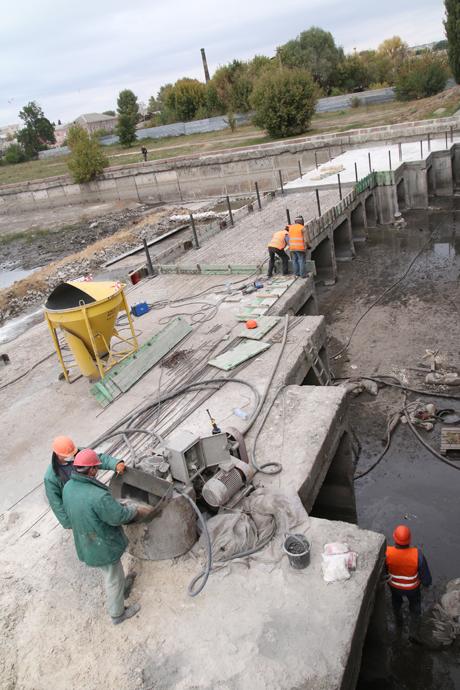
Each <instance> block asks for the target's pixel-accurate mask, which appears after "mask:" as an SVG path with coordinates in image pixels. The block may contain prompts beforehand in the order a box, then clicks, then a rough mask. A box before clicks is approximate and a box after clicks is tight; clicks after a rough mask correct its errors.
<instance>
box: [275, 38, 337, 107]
mask: <svg viewBox="0 0 460 690" xmlns="http://www.w3.org/2000/svg"><path fill="white" fill-rule="evenodd" d="M276 52H277V55H278V59H279V61H280V63H281V64H282V66H283V67H300V68H303V69H308V70H309V71H310V72H311V74H312V75H313V79H314V80H315V81H316V83H317V84H319V86H320V87H321V88H322V89H323V91H324V92H325V93H326V94H328V93H329V92H330V90H331V88H332V87H333V86H334V85H335V83H336V71H337V67H338V65H339V63H340V62H341V60H342V59H343V50H342V48H339V47H337V46H336V44H335V41H334V37H333V36H332V34H331V33H330V32H329V31H324V30H323V29H320V28H319V27H317V26H312V27H311V28H310V29H308V31H302V33H301V34H300V35H299V36H297V38H295V39H293V40H292V41H288V42H287V43H285V44H284V45H282V46H279V47H278V48H277V51H276Z"/></svg>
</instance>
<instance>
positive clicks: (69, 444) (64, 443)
mask: <svg viewBox="0 0 460 690" xmlns="http://www.w3.org/2000/svg"><path fill="white" fill-rule="evenodd" d="M77 450H78V448H77V447H76V445H75V443H74V442H73V441H72V439H71V438H70V437H69V436H56V438H55V439H54V441H53V451H54V452H55V453H56V455H63V456H64V457H65V458H68V457H70V456H71V455H75V453H76V452H77Z"/></svg>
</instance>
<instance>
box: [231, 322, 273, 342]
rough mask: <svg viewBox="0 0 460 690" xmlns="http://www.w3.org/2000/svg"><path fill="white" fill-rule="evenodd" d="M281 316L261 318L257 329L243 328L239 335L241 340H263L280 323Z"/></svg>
mask: <svg viewBox="0 0 460 690" xmlns="http://www.w3.org/2000/svg"><path fill="white" fill-rule="evenodd" d="M279 320H280V318H279V316H259V317H258V318H257V319H256V321H257V328H246V327H245V328H243V329H242V330H241V331H240V332H239V333H237V335H238V336H239V337H240V338H249V339H250V340H261V339H262V338H263V337H264V335H267V333H268V332H269V331H271V329H272V328H274V327H275V326H276V324H277V323H279Z"/></svg>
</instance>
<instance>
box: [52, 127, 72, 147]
mask: <svg viewBox="0 0 460 690" xmlns="http://www.w3.org/2000/svg"><path fill="white" fill-rule="evenodd" d="M70 126H71V125H70V124H67V125H56V127H55V128H54V136H55V138H56V144H55V145H56V146H63V144H64V141H65V140H66V137H67V131H68V129H69V127H70Z"/></svg>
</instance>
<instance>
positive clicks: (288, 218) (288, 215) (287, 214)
mask: <svg viewBox="0 0 460 690" xmlns="http://www.w3.org/2000/svg"><path fill="white" fill-rule="evenodd" d="M286 218H287V222H288V225H290V224H291V214H290V213H289V209H288V208H287V209H286Z"/></svg>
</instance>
